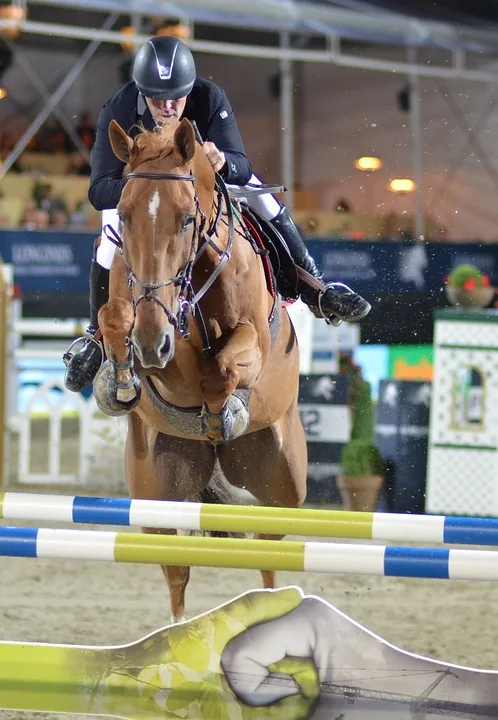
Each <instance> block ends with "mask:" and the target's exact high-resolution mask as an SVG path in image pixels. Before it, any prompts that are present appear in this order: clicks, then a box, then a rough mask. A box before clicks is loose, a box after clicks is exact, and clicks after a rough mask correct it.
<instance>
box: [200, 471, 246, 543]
mask: <svg viewBox="0 0 498 720" xmlns="http://www.w3.org/2000/svg"><path fill="white" fill-rule="evenodd" d="M200 501H201V502H203V503H215V504H216V505H259V503H258V501H257V500H256V498H255V497H254V495H252V494H251V493H250V492H249V491H248V490H244V489H243V488H239V487H235V486H234V485H232V484H231V483H229V482H228V480H227V479H226V477H225V475H224V474H223V471H222V469H221V467H220V465H219V463H218V461H216V464H215V467H214V471H213V474H212V476H211V480H210V481H209V484H208V485H207V486H206V487H205V488H204V490H203V491H202V493H201V498H200ZM203 535H209V536H210V537H231V538H247V537H250V536H249V535H248V534H247V533H238V532H218V531H213V532H209V531H206V532H205V533H203Z"/></svg>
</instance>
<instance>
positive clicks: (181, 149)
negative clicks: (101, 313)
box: [174, 118, 195, 163]
mask: <svg viewBox="0 0 498 720" xmlns="http://www.w3.org/2000/svg"><path fill="white" fill-rule="evenodd" d="M174 142H175V149H176V151H177V152H178V153H179V154H180V157H181V158H182V160H183V161H184V162H186V163H187V162H190V160H192V158H193V157H194V155H195V133H194V128H193V127H192V124H191V123H190V122H189V120H187V118H183V120H182V121H181V123H180V124H179V126H178V127H177V128H176V130H175V136H174Z"/></svg>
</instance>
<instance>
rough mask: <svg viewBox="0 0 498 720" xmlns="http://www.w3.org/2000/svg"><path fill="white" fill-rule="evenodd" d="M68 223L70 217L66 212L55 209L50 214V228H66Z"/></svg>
mask: <svg viewBox="0 0 498 720" xmlns="http://www.w3.org/2000/svg"><path fill="white" fill-rule="evenodd" d="M68 222H69V217H68V214H67V212H66V211H65V210H61V209H55V210H52V212H51V213H50V227H56V228H66V227H67V225H68Z"/></svg>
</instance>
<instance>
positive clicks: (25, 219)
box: [21, 200, 50, 230]
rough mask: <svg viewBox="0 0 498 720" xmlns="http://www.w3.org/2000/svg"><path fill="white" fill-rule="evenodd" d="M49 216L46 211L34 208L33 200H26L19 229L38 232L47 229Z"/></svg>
mask: <svg viewBox="0 0 498 720" xmlns="http://www.w3.org/2000/svg"><path fill="white" fill-rule="evenodd" d="M49 219H50V216H49V214H48V212H47V211H46V210H43V209H40V208H38V207H37V206H36V202H35V201H34V200H28V202H27V203H26V206H25V208H24V213H23V216H22V218H21V228H23V229H24V230H40V229H42V228H46V227H48V224H49Z"/></svg>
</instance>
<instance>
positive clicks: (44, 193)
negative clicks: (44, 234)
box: [33, 183, 67, 215]
mask: <svg viewBox="0 0 498 720" xmlns="http://www.w3.org/2000/svg"><path fill="white" fill-rule="evenodd" d="M33 198H34V200H35V202H36V205H37V207H39V208H41V209H43V210H46V211H47V212H48V213H49V215H50V214H51V213H53V212H55V211H56V210H62V211H63V212H65V213H67V206H66V202H65V200H64V199H63V198H61V197H55V196H54V189H53V187H52V185H50V183H36V185H35V187H34V188H33Z"/></svg>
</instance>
